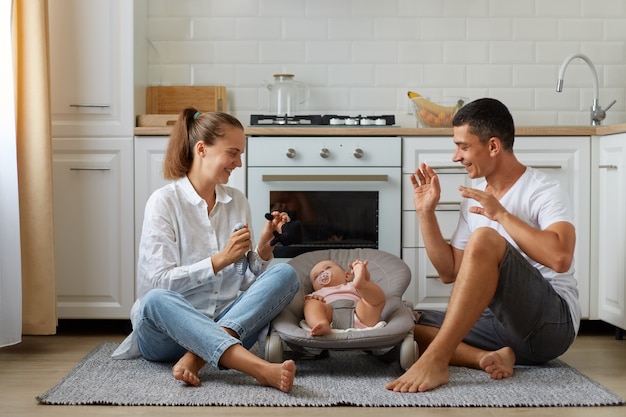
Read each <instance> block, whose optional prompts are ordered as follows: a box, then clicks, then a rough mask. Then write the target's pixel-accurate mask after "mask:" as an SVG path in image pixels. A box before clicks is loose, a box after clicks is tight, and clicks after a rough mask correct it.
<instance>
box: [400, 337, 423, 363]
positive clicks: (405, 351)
mask: <svg viewBox="0 0 626 417" xmlns="http://www.w3.org/2000/svg"><path fill="white" fill-rule="evenodd" d="M418 355H419V352H418V348H417V343H416V342H415V340H413V333H409V334H407V335H406V336H405V337H404V340H403V341H402V345H401V346H400V366H401V367H402V369H404V370H407V369H409V368H410V367H411V365H413V364H414V363H415V361H416V360H417V358H418Z"/></svg>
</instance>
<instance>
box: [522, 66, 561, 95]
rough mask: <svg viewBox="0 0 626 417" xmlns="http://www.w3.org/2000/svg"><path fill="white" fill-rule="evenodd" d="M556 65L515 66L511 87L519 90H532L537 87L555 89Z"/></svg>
mask: <svg viewBox="0 0 626 417" xmlns="http://www.w3.org/2000/svg"><path fill="white" fill-rule="evenodd" d="M557 75H558V65H541V64H534V65H515V66H514V67H513V83H512V86H513V87H515V88H517V89H520V90H531V91H532V90H533V88H537V87H551V86H554V88H555V89H556V79H557Z"/></svg>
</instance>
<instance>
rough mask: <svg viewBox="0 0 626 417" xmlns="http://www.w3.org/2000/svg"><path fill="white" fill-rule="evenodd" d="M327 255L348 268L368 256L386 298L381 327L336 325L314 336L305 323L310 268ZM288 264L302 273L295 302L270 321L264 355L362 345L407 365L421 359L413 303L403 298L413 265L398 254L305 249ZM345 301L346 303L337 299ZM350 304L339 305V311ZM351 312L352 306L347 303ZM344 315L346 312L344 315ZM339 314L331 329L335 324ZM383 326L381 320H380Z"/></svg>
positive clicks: (272, 356)
mask: <svg viewBox="0 0 626 417" xmlns="http://www.w3.org/2000/svg"><path fill="white" fill-rule="evenodd" d="M324 259H330V260H332V261H334V262H336V263H337V264H339V265H340V266H341V267H342V268H344V269H347V268H348V266H349V264H350V263H351V262H353V261H354V260H355V259H361V260H367V261H368V264H367V268H368V270H369V272H370V279H371V281H372V282H374V283H376V284H378V285H379V286H380V287H381V288H382V290H383V292H384V293H385V295H386V298H387V301H386V304H385V307H384V309H383V312H382V314H381V316H382V317H381V320H382V321H384V322H385V324H384V325H383V326H374V327H371V328H367V329H359V330H354V329H349V330H345V329H337V330H333V333H331V334H329V335H325V336H311V335H310V334H309V330H307V329H305V328H304V327H303V326H302V325H301V321H303V320H304V312H303V310H304V295H305V294H310V293H311V291H313V286H312V284H311V281H310V280H309V272H310V270H311V268H312V267H313V266H314V265H315V264H316V263H318V262H319V261H322V260H324ZM289 264H291V266H293V267H294V269H295V270H296V272H297V273H298V278H299V279H300V283H301V287H300V292H299V293H298V294H296V296H295V297H294V299H293V300H292V302H291V303H290V304H289V305H288V306H287V307H286V308H285V309H284V310H283V311H282V312H281V313H280V314H279V315H278V316H277V317H276V318H275V319H274V320H273V321H272V323H271V325H270V330H269V333H268V336H267V338H266V341H265V359H266V360H268V361H270V362H275V363H278V362H282V361H283V352H284V349H285V347H287V348H289V349H291V350H293V351H295V352H300V353H305V354H309V355H320V354H322V353H324V352H328V351H332V350H351V349H358V350H363V351H367V352H371V353H372V354H373V355H377V356H380V357H381V359H384V360H389V359H390V358H391V359H393V360H395V359H396V358H398V359H399V361H400V366H401V367H402V368H403V369H408V368H409V367H410V366H411V365H412V364H413V363H414V362H415V361H416V360H417V357H418V351H417V344H416V343H415V341H414V340H413V328H414V326H415V324H414V316H413V312H412V305H411V304H410V303H408V302H405V301H403V300H402V295H403V294H404V291H405V290H406V288H407V286H408V285H409V283H410V280H411V271H410V270H409V267H408V266H407V265H406V264H405V263H404V261H402V259H400V258H398V257H397V256H395V255H392V254H390V253H388V252H385V251H381V250H378V249H370V248H357V249H325V250H316V251H312V252H307V253H303V254H301V255H298V256H296V257H294V258H292V259H291V260H290V261H289ZM339 303H342V302H339ZM338 307H339V309H340V310H343V308H345V307H346V306H335V305H333V308H334V310H335V313H336V312H337V310H338ZM350 307H351V308H352V310H349V311H350V313H349V314H352V311H353V308H354V307H353V306H349V307H348V309H349V308H350ZM343 316H344V317H345V314H343ZM336 317H339V316H335V317H334V318H333V327H335V323H334V321H335V318H336ZM379 324H380V323H379Z"/></svg>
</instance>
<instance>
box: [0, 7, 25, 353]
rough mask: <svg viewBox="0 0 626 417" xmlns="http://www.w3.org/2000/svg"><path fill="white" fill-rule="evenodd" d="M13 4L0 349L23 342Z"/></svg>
mask: <svg viewBox="0 0 626 417" xmlns="http://www.w3.org/2000/svg"><path fill="white" fill-rule="evenodd" d="M11 6H12V2H11V1H0V22H3V23H0V62H2V64H0V91H2V94H0V347H2V346H8V345H14V344H16V343H19V342H21V340H22V267H21V256H20V215H19V204H18V197H19V196H18V188H17V151H16V131H15V120H16V118H15V94H14V91H15V90H14V85H13V80H14V78H13V53H12V40H11Z"/></svg>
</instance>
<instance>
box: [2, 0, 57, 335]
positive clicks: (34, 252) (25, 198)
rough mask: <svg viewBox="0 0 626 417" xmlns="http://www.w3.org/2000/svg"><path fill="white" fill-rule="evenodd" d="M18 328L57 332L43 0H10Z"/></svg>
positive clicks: (31, 331) (38, 331) (44, 8)
mask: <svg viewBox="0 0 626 417" xmlns="http://www.w3.org/2000/svg"><path fill="white" fill-rule="evenodd" d="M13 51H14V64H15V91H16V113H17V116H16V119H17V120H16V132H17V167H18V185H19V204H20V236H21V250H22V333H24V334H54V333H55V332H56V325H57V316H56V285H55V276H54V236H53V205H52V142H51V120H50V88H49V71H48V61H49V60H48V4H47V0H13Z"/></svg>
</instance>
